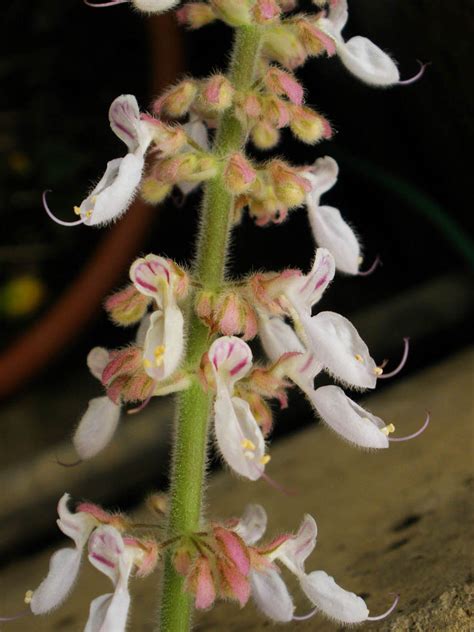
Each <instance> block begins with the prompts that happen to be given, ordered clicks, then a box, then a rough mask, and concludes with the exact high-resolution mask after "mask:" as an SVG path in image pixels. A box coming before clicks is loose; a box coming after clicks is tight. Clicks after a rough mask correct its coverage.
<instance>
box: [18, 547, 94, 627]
mask: <svg viewBox="0 0 474 632" xmlns="http://www.w3.org/2000/svg"><path fill="white" fill-rule="evenodd" d="M81 555H82V550H79V549H69V548H66V549H60V550H59V551H56V553H54V554H53V556H52V557H51V560H50V562H49V572H48V574H47V576H46V577H45V578H44V579H43V581H42V582H41V584H40V585H39V586H38V588H37V589H36V590H35V591H34V593H33V596H32V598H31V602H30V607H31V611H32V612H33V614H45V613H46V612H49V611H50V610H53V609H54V608H57V607H58V606H59V605H60V604H61V603H62V602H63V601H64V600H65V599H66V597H67V596H68V594H69V593H70V592H71V589H72V587H73V586H74V584H75V582H76V578H77V574H78V572H79V567H80V565H81Z"/></svg>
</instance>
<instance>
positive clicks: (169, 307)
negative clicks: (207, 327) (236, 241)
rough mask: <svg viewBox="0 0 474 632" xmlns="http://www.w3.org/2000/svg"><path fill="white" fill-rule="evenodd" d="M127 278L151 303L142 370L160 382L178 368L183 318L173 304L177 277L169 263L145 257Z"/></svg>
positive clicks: (138, 260)
mask: <svg viewBox="0 0 474 632" xmlns="http://www.w3.org/2000/svg"><path fill="white" fill-rule="evenodd" d="M130 278H131V280H132V282H133V283H134V285H135V287H136V288H137V290H138V291H139V292H141V293H142V294H144V295H146V296H151V297H152V298H154V300H155V303H156V310H155V311H154V312H153V313H152V314H151V317H150V323H149V325H148V330H147V333H146V336H145V341H144V348H143V358H144V367H145V371H146V373H147V374H148V375H149V376H150V377H151V378H153V379H154V380H156V381H159V380H164V379H166V378H167V377H169V376H170V375H171V374H172V373H174V371H175V370H176V369H177V368H178V366H179V363H180V361H181V358H182V356H183V352H184V319H183V314H182V312H181V310H180V308H179V307H178V305H177V303H176V292H177V289H178V284H179V282H180V280H181V277H180V275H179V274H177V272H176V271H175V269H174V267H173V265H172V263H171V262H170V261H169V260H167V259H164V258H163V257H157V256H156V255H147V256H146V257H145V258H142V259H137V260H136V261H135V262H134V263H133V265H132V267H131V268H130Z"/></svg>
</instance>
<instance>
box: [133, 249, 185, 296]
mask: <svg viewBox="0 0 474 632" xmlns="http://www.w3.org/2000/svg"><path fill="white" fill-rule="evenodd" d="M129 274H130V280H131V281H132V283H133V284H134V285H135V287H136V288H137V290H138V291H139V292H140V293H141V294H144V295H145V296H151V297H152V298H154V299H155V300H156V301H157V302H158V304H159V306H160V307H163V297H162V294H163V293H164V292H165V290H166V289H168V288H171V286H172V285H174V282H175V280H176V279H175V276H174V273H173V270H172V268H171V265H170V262H169V261H168V260H167V259H165V258H164V257H158V256H156V255H153V254H150V255H147V256H146V257H142V258H140V259H137V260H136V261H134V262H133V264H132V266H131V267H130V273H129Z"/></svg>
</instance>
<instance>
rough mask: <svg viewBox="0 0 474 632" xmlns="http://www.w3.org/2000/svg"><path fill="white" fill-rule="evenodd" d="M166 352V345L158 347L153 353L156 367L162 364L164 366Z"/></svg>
mask: <svg viewBox="0 0 474 632" xmlns="http://www.w3.org/2000/svg"><path fill="white" fill-rule="evenodd" d="M165 350H166V347H165V345H158V346H157V347H155V350H154V351H153V355H154V356H155V364H156V366H160V364H163V358H164V356H165Z"/></svg>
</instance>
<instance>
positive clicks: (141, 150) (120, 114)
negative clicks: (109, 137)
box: [75, 94, 153, 226]
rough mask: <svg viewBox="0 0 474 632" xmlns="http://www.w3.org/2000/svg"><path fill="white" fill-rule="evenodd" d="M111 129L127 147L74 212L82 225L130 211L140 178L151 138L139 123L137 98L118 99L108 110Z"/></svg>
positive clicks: (145, 126)
mask: <svg viewBox="0 0 474 632" xmlns="http://www.w3.org/2000/svg"><path fill="white" fill-rule="evenodd" d="M109 120H110V126H111V128H112V130H113V131H114V132H115V134H116V135H117V136H118V137H119V138H120V140H122V141H123V142H124V143H125V144H126V145H127V147H128V150H129V151H128V154H127V155H126V156H125V157H124V158H116V159H115V160H112V161H111V162H109V163H108V164H107V169H106V170H105V173H104V175H103V176H102V178H101V180H100V181H99V183H98V184H97V185H96V186H95V187H94V189H93V190H92V191H91V192H90V193H89V195H88V196H87V197H86V199H85V200H84V201H83V202H82V203H81V205H80V207H77V208H76V209H75V210H76V212H77V214H78V215H80V217H81V219H82V220H83V223H84V224H87V225H88V226H95V225H98V224H106V223H107V222H110V221H112V220H114V219H117V218H118V217H119V216H120V215H122V213H124V212H125V211H126V210H127V208H128V207H129V205H130V203H131V201H132V199H133V197H134V195H135V192H136V190H137V187H138V185H139V184H140V181H141V178H142V172H143V167H144V165H145V153H146V151H147V149H148V146H149V145H150V143H151V140H152V137H153V134H152V130H151V128H150V126H149V125H148V123H146V122H145V121H142V120H141V119H140V111H139V109H138V104H137V100H136V98H135V97H134V96H133V95H131V94H124V95H122V96H120V97H117V98H116V99H115V101H114V102H113V103H112V105H111V106H110V110H109Z"/></svg>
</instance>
